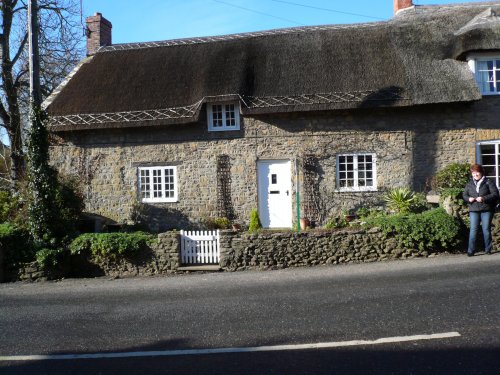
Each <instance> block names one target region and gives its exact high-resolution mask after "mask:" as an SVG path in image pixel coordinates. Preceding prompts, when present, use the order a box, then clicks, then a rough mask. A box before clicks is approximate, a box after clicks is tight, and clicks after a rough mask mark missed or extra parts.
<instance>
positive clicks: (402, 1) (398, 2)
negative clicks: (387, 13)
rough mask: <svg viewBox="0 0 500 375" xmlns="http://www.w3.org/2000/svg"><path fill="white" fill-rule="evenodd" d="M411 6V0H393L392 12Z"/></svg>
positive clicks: (395, 12)
mask: <svg viewBox="0 0 500 375" xmlns="http://www.w3.org/2000/svg"><path fill="white" fill-rule="evenodd" d="M412 6H413V1H412V0H394V14H397V13H398V12H399V11H400V10H402V9H406V8H411V7H412Z"/></svg>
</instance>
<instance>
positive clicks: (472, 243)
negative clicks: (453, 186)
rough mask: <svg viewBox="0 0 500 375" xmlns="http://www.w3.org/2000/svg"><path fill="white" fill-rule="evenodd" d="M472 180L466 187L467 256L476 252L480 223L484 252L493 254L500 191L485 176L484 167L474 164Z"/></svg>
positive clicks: (464, 193) (464, 194)
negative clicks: (493, 223)
mask: <svg viewBox="0 0 500 375" xmlns="http://www.w3.org/2000/svg"><path fill="white" fill-rule="evenodd" d="M470 171H471V174H472V179H471V180H470V181H469V182H468V183H467V185H465V189H464V192H463V197H464V200H465V201H466V202H467V204H468V206H469V217H470V234H469V246H468V248H467V255H468V256H470V257H471V256H473V255H474V253H475V252H476V236H477V232H478V229H479V223H481V227H482V229H483V238H484V252H485V254H491V249H492V243H491V221H492V219H493V214H494V213H495V206H496V204H497V201H498V189H497V187H496V185H495V183H494V182H493V181H492V180H490V179H489V178H488V177H486V176H485V175H484V169H483V166H482V165H480V164H473V165H472V166H471V167H470Z"/></svg>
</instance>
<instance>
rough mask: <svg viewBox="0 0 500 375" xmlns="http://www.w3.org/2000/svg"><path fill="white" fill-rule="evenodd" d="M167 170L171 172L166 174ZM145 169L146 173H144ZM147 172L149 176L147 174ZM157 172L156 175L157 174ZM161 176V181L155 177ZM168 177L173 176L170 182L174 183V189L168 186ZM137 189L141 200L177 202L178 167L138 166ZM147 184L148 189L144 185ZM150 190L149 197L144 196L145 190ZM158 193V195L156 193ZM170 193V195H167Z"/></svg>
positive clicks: (146, 201)
mask: <svg viewBox="0 0 500 375" xmlns="http://www.w3.org/2000/svg"><path fill="white" fill-rule="evenodd" d="M166 170H168V171H170V172H171V174H169V175H168V176H166V175H165V172H166ZM143 171H144V175H143ZM146 174H147V175H148V176H146ZM155 174H156V176H155ZM155 177H157V178H158V177H159V181H155V180H154V178H155ZM166 177H169V179H170V178H171V181H168V182H169V184H173V189H169V188H166V184H167V181H166ZM137 184H138V186H137V189H138V195H139V200H140V201H141V202H143V203H161V202H177V201H178V184H177V167H176V166H171V165H162V166H152V167H138V168H137ZM145 186H147V190H146V189H143V187H145ZM146 191H147V192H149V197H145V196H143V195H144V193H145V192H146ZM155 193H156V194H158V196H157V197H155V196H154V195H155ZM167 195H168V196H167Z"/></svg>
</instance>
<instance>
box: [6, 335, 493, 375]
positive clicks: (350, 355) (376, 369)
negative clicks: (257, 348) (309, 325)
mask: <svg viewBox="0 0 500 375" xmlns="http://www.w3.org/2000/svg"><path fill="white" fill-rule="evenodd" d="M164 344H165V346H164V347H172V346H173V345H175V344H177V347H184V346H182V343H181V342H177V343H173V342H171V341H168V342H165V343H164ZM404 345H405V347H404V348H403V344H399V345H396V347H395V348H392V349H388V348H376V349H375V348H374V347H371V346H370V347H356V348H345V349H328V350H298V351H281V352H258V353H232V354H211V355H195V356H193V355H184V356H175V357H141V358H123V359H77V360H46V361H32V362H22V363H21V362H3V363H2V362H0V373H1V374H3V375H7V374H9V375H10V374H38V375H42V374H50V375H54V374H65V375H66V374H85V375H88V374H102V375H104V374H197V375H201V374H225V375H226V374H238V375H241V374H286V375H290V374H363V375H366V374H413V375H419V374H422V375H423V374H426V375H427V374H432V375H436V374H454V375H457V374H458V375H460V374H467V375H472V374H494V373H498V372H497V371H498V368H499V366H500V348H499V347H490V348H449V349H439V350H432V348H431V349H429V348H427V347H426V348H422V347H419V345H422V344H418V345H417V344H416V343H406V344H404ZM409 345H411V346H412V347H413V348H412V349H408V346H409ZM427 345H430V344H427ZM447 345H453V343H452V341H450V342H448V343H447ZM160 346H162V345H161V344H155V345H154V346H150V347H137V348H133V349H129V350H127V352H131V351H137V352H144V351H152V350H159V347H160ZM82 354H83V353H82Z"/></svg>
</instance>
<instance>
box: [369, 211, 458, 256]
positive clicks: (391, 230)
mask: <svg viewBox="0 0 500 375" xmlns="http://www.w3.org/2000/svg"><path fill="white" fill-rule="evenodd" d="M367 224H368V225H370V226H376V227H380V228H381V229H382V230H383V231H384V233H386V234H387V235H394V236H395V237H396V238H397V240H398V242H399V244H400V245H402V246H405V247H408V248H418V249H419V250H451V249H453V247H455V246H457V245H458V244H459V242H460V238H461V232H460V228H461V227H460V223H459V222H458V220H456V219H455V218H453V217H452V216H450V215H448V214H447V213H446V211H445V210H443V209H442V208H436V209H433V210H429V211H425V212H422V213H420V214H406V215H403V214H401V215H384V216H378V217H374V218H368V219H367Z"/></svg>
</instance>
